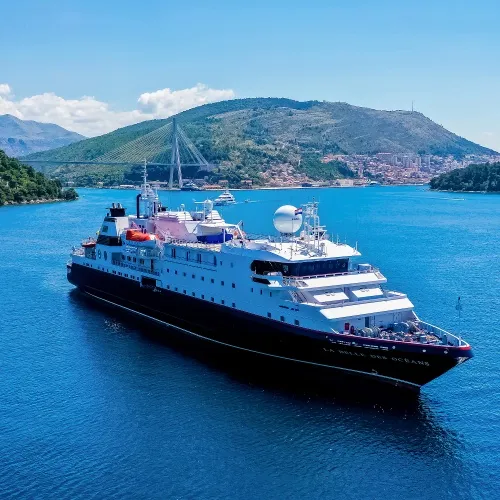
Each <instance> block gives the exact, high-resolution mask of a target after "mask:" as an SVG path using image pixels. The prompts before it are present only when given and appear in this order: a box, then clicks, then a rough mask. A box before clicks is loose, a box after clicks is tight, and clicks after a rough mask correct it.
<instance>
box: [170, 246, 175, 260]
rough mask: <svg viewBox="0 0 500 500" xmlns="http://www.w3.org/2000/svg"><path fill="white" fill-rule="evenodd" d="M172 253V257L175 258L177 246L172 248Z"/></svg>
mask: <svg viewBox="0 0 500 500" xmlns="http://www.w3.org/2000/svg"><path fill="white" fill-rule="evenodd" d="M171 255H172V257H173V258H174V259H175V248H172V250H171Z"/></svg>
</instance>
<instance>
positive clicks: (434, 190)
mask: <svg viewBox="0 0 500 500" xmlns="http://www.w3.org/2000/svg"><path fill="white" fill-rule="evenodd" d="M429 191H433V192H434V193H455V194H460V193H467V194H500V191H455V190H453V189H432V188H429Z"/></svg>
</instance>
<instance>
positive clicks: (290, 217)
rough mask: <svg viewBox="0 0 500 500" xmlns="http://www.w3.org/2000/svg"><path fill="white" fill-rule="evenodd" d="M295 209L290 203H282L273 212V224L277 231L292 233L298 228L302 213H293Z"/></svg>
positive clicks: (300, 223)
mask: <svg viewBox="0 0 500 500" xmlns="http://www.w3.org/2000/svg"><path fill="white" fill-rule="evenodd" d="M296 210H297V209H296V208H295V207H294V206H292V205H283V206H282V207H279V208H278V210H276V212H274V217H273V224H274V227H275V228H276V230H277V231H279V232H280V233H284V234H292V233H296V232H297V231H298V230H299V229H300V226H301V225H302V214H297V215H295V211H296Z"/></svg>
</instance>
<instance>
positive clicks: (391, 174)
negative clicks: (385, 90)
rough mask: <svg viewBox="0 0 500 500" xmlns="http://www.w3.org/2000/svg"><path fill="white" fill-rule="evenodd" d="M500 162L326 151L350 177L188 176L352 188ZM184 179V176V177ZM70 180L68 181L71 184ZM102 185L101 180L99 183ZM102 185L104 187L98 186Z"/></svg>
mask: <svg viewBox="0 0 500 500" xmlns="http://www.w3.org/2000/svg"><path fill="white" fill-rule="evenodd" d="M498 161H500V155H472V154H471V155H465V156H464V157H463V158H462V159H460V160H458V159H456V158H455V157H454V156H451V155H450V156H437V155H417V154H393V153H377V154H374V155H358V154H356V155H338V154H337V155H334V154H328V155H325V156H323V157H322V158H321V163H323V164H325V165H328V164H330V163H331V164H332V165H333V164H334V163H335V164H337V163H336V162H340V163H343V164H344V165H347V167H348V168H349V170H350V171H351V172H352V176H351V177H346V178H339V179H334V180H331V181H317V180H314V179H311V178H309V177H308V176H307V175H306V174H304V173H301V172H299V171H298V169H297V168H296V167H294V166H293V165H290V164H288V163H285V164H278V165H273V166H271V167H270V168H268V169H267V170H264V171H263V172H262V173H261V177H262V183H261V184H260V185H259V186H256V185H254V184H253V183H252V181H251V180H248V179H242V180H241V182H240V184H239V185H238V186H235V185H230V183H229V181H228V180H225V179H221V180H219V181H218V182H216V183H212V182H210V178H209V177H208V176H207V177H204V178H200V179H190V180H189V183H190V184H191V185H193V184H194V185H195V186H196V187H197V188H199V189H214V190H217V189H227V188H228V187H230V188H239V189H252V188H253V189H255V188H280V187H288V188H293V187H355V186H373V185H379V184H380V185H405V184H421V185H423V184H428V183H429V182H430V180H431V179H432V178H433V177H436V176H438V175H440V174H443V173H447V172H450V171H451V170H455V169H459V168H465V167H467V166H469V165H472V164H482V163H494V162H498ZM185 180H187V179H185ZM71 184H72V183H69V185H71ZM100 184H102V183H100ZM158 184H159V186H160V188H161V187H165V188H166V186H167V183H166V182H158ZM100 187H103V186H100ZM114 187H120V188H135V187H136V186H134V185H130V184H121V185H119V186H114Z"/></svg>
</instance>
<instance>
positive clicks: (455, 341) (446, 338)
mask: <svg viewBox="0 0 500 500" xmlns="http://www.w3.org/2000/svg"><path fill="white" fill-rule="evenodd" d="M417 325H418V326H419V327H420V328H422V330H427V331H428V332H429V333H432V334H433V335H435V336H436V337H437V338H438V339H440V340H441V341H442V342H443V343H444V344H445V345H453V346H467V345H469V344H467V342H465V340H462V339H461V338H460V337H458V336H456V335H453V334H452V333H450V332H448V331H446V330H443V329H442V328H439V326H436V325H431V324H430V323H426V322H425V321H422V320H420V319H419V320H418V321H417Z"/></svg>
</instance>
